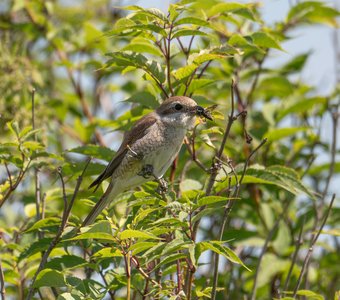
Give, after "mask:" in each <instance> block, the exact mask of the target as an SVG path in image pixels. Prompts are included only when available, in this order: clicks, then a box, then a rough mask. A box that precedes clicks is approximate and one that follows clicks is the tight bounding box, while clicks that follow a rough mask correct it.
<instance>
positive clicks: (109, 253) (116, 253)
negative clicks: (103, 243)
mask: <svg viewBox="0 0 340 300" xmlns="http://www.w3.org/2000/svg"><path fill="white" fill-rule="evenodd" d="M121 256H123V254H122V251H120V250H119V249H117V248H113V247H105V248H103V249H100V250H99V251H97V252H96V253H95V254H93V257H94V258H110V257H121Z"/></svg>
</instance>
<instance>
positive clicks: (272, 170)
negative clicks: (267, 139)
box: [222, 165, 315, 199]
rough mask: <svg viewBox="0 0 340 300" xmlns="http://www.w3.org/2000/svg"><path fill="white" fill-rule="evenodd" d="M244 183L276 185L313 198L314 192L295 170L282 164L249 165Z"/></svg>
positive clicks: (233, 181) (295, 193)
mask: <svg viewBox="0 0 340 300" xmlns="http://www.w3.org/2000/svg"><path fill="white" fill-rule="evenodd" d="M238 177H239V175H238ZM246 183H263V184H269V185H276V186H279V187H281V188H283V189H285V190H287V191H288V192H290V193H292V194H294V195H300V194H302V193H303V194H306V195H308V196H309V197H311V198H312V199H315V196H314V194H313V193H312V192H311V191H310V190H309V189H308V188H307V187H306V186H305V185H304V184H303V183H302V182H301V180H300V178H299V176H298V174H297V173H296V172H295V170H293V169H290V168H287V167H284V166H271V167H268V168H266V169H265V168H264V167H262V166H259V165H254V166H250V167H249V168H248V169H247V172H246V175H245V177H244V179H243V184H246ZM232 184H235V179H234V178H232ZM222 186H223V184H222Z"/></svg>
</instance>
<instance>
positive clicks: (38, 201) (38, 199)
mask: <svg viewBox="0 0 340 300" xmlns="http://www.w3.org/2000/svg"><path fill="white" fill-rule="evenodd" d="M31 100H32V103H31V104H32V129H33V130H35V88H33V89H32V96H31ZM34 140H35V141H36V142H37V141H38V136H37V134H36V133H35V134H34ZM39 177H40V176H39V170H38V168H37V167H36V168H34V183H35V209H36V220H37V221H39V220H40V219H41V216H40V206H41V192H40V178H39ZM38 236H39V238H42V233H41V232H38Z"/></svg>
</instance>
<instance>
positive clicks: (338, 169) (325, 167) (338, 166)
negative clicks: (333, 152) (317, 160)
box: [308, 162, 340, 176]
mask: <svg viewBox="0 0 340 300" xmlns="http://www.w3.org/2000/svg"><path fill="white" fill-rule="evenodd" d="M329 168H330V163H326V164H320V165H316V166H312V167H311V168H310V169H309V170H308V174H309V175H312V176H313V175H318V174H320V173H321V172H325V171H327V172H329ZM334 172H335V173H340V162H336V163H335V165H334Z"/></svg>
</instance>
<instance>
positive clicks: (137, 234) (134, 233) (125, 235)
mask: <svg viewBox="0 0 340 300" xmlns="http://www.w3.org/2000/svg"><path fill="white" fill-rule="evenodd" d="M119 237H120V239H121V240H126V239H131V238H140V239H157V240H158V239H160V238H158V237H157V236H155V235H153V234H151V233H148V232H145V231H140V230H132V229H126V230H124V231H122V232H121V233H120V235H119Z"/></svg>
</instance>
